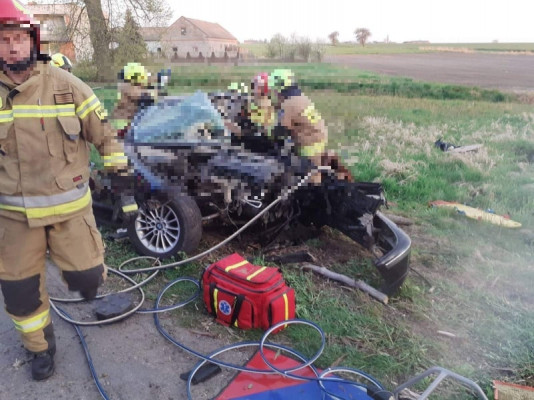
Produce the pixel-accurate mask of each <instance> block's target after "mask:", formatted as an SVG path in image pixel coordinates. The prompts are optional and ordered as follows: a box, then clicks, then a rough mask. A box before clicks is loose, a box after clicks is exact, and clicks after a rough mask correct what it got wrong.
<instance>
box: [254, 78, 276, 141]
mask: <svg viewBox="0 0 534 400" xmlns="http://www.w3.org/2000/svg"><path fill="white" fill-rule="evenodd" d="M250 87H251V92H252V98H251V101H250V104H249V117H250V120H251V122H252V123H253V124H254V127H255V130H256V131H257V132H258V133H259V134H261V135H265V136H267V137H270V136H271V133H272V129H273V128H274V124H275V121H276V113H275V110H274V107H273V105H272V102H271V98H270V90H269V74H268V73H267V72H262V73H259V74H257V75H256V76H255V77H254V79H252V82H251V83H250Z"/></svg>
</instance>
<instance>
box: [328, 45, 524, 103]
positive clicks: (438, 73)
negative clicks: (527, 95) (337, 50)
mask: <svg viewBox="0 0 534 400" xmlns="http://www.w3.org/2000/svg"><path fill="white" fill-rule="evenodd" d="M325 61H326V62H330V63H334V64H341V65H346V66H352V67H355V68H358V69H360V70H368V71H372V72H376V73H380V74H386V75H393V76H403V77H410V78H413V79H416V80H421V81H429V82H440V83H451V84H460V85H472V86H480V87H483V88H489V89H500V90H505V91H513V92H520V93H521V92H534V72H533V71H534V56H532V55H525V54H480V53H452V52H451V53H429V54H377V55H332V56H327V57H325Z"/></svg>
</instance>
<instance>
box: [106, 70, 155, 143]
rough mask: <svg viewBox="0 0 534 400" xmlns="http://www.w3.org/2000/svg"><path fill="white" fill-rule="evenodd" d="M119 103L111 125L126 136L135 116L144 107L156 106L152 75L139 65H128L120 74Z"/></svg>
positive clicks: (112, 116)
mask: <svg viewBox="0 0 534 400" xmlns="http://www.w3.org/2000/svg"><path fill="white" fill-rule="evenodd" d="M117 89H118V102H117V104H116V105H115V108H114V109H113V113H112V115H111V125H112V127H113V128H114V129H116V130H117V132H118V134H119V136H121V137H122V136H124V134H125V132H126V131H127V130H128V128H129V126H130V124H131V122H132V120H133V118H134V116H135V115H136V114H137V113H138V112H139V110H140V109H141V108H143V107H147V106H149V105H152V104H154V102H155V101H156V98H157V90H156V88H155V87H154V85H152V83H151V82H150V74H149V72H148V71H147V69H146V68H145V67H144V66H143V65H141V64H139V63H134V62H131V63H128V64H126V65H125V66H124V67H123V68H122V69H121V70H120V72H119V74H118V84H117Z"/></svg>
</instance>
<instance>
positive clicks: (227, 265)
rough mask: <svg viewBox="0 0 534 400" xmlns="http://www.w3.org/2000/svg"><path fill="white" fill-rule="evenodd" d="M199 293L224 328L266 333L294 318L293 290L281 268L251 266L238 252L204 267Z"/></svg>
mask: <svg viewBox="0 0 534 400" xmlns="http://www.w3.org/2000/svg"><path fill="white" fill-rule="evenodd" d="M202 290H203V296H204V302H205V304H206V308H207V310H208V312H209V313H210V314H212V315H213V316H214V317H215V318H216V320H217V321H218V322H220V323H221V324H223V325H226V326H235V327H238V328H241V329H251V328H260V329H264V330H267V329H269V327H271V326H272V325H274V324H276V323H278V322H281V321H285V320H288V319H294V318H295V291H294V290H293V289H292V288H290V287H289V286H287V284H286V282H285V281H284V278H283V277H282V273H281V272H280V269H278V268H276V267H259V266H257V265H253V264H251V263H250V262H248V261H247V260H245V259H244V258H243V257H241V256H240V255H239V254H237V253H234V254H232V255H230V256H228V257H225V258H223V259H222V260H220V261H217V262H216V263H213V264H212V265H210V266H209V267H208V268H206V270H205V271H204V274H203V275H202ZM282 329H283V327H282Z"/></svg>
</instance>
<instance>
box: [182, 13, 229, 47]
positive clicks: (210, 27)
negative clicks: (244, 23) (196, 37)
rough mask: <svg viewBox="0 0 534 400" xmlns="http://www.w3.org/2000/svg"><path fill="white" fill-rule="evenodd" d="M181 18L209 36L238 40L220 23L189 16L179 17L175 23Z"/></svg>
mask: <svg viewBox="0 0 534 400" xmlns="http://www.w3.org/2000/svg"><path fill="white" fill-rule="evenodd" d="M180 19H185V20H187V21H189V22H190V23H191V24H193V25H195V26H196V27H197V28H198V29H200V30H201V31H202V32H204V34H205V35H206V36H207V37H208V38H213V39H226V40H235V41H236V42H237V39H236V38H235V36H234V35H232V34H231V33H230V32H228V31H227V30H226V29H224V28H223V27H222V26H221V25H219V24H218V23H215V22H207V21H201V20H199V19H193V18H187V17H183V16H182V17H180V18H178V19H177V20H176V22H175V23H174V24H176V23H178V21H180ZM174 24H173V25H174Z"/></svg>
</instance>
